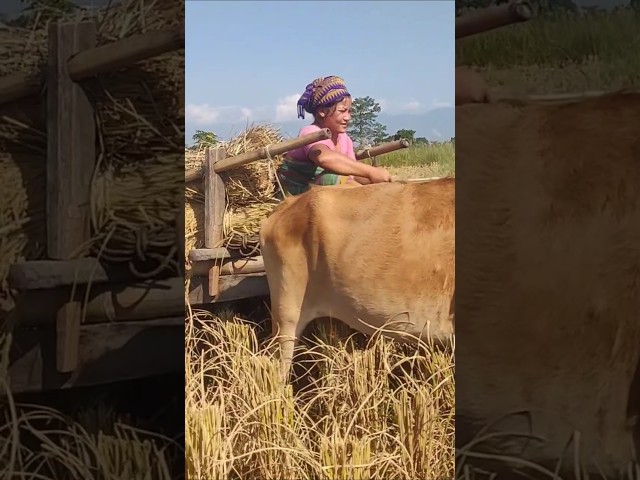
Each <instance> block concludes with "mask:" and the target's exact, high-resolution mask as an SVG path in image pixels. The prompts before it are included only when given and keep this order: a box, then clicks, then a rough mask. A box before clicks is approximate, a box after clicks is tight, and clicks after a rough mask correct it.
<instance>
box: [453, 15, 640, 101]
mask: <svg viewBox="0 0 640 480" xmlns="http://www.w3.org/2000/svg"><path fill="white" fill-rule="evenodd" d="M639 50H640V13H639V12H634V11H633V10H630V9H625V10H620V11H612V12H602V13H592V14H585V15H583V16H575V15H570V14H553V15H546V16H540V17H534V18H533V19H532V20H530V21H528V22H525V23H519V24H514V25H510V26H507V27H504V28H501V29H497V30H494V31H491V32H487V33H484V34H482V35H477V36H473V37H469V38H464V39H460V40H458V41H457V42H456V63H457V64H459V65H463V64H464V65H471V66H474V67H477V68H478V69H479V70H480V72H482V75H483V77H484V78H485V79H486V80H487V81H488V82H489V84H490V85H492V86H493V87H497V88H500V87H503V88H508V89H509V90H512V91H517V92H520V93H534V92H535V93H552V92H572V91H581V90H612V89H619V88H627V87H631V86H634V85H637V84H638V83H639V80H640V55H638V51H639Z"/></svg>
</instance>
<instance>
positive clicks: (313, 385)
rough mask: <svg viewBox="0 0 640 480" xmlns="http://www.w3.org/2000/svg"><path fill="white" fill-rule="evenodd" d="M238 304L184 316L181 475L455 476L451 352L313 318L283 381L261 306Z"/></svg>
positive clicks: (315, 477) (300, 476)
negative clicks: (291, 376)
mask: <svg viewBox="0 0 640 480" xmlns="http://www.w3.org/2000/svg"><path fill="white" fill-rule="evenodd" d="M251 308H252V311H250V309H251ZM241 310H243V311H244V312H243V313H239V312H238V310H234V309H229V308H227V309H224V310H218V311H213V312H210V311H203V310H197V311H192V312H191V314H190V316H189V318H188V319H187V324H186V327H185V337H186V350H185V364H186V400H185V419H186V420H185V455H186V470H187V478H189V479H194V480H195V479H201V478H216V479H240V478H259V479H282V478H287V479H288V478H311V479H338V478H345V479H347V478H348V479H381V478H384V479H408V478H411V479H423V480H428V479H433V478H452V477H453V473H454V433H455V432H454V413H455V412H454V398H455V395H454V379H453V375H454V362H453V353H452V352H446V353H440V352H438V353H434V352H433V351H431V350H430V349H429V348H428V347H427V346H426V345H424V344H422V345H420V346H418V347H413V348H411V347H406V346H402V347H400V346H398V345H397V344H394V343H393V342H391V341H389V340H388V339H386V338H384V337H372V338H366V337H365V336H364V335H361V334H358V333H356V332H354V331H352V330H350V329H348V328H347V327H346V326H344V324H341V323H337V322H336V323H333V324H327V323H324V324H321V323H320V322H314V323H312V324H311V325H310V326H309V327H308V328H307V329H306V331H305V333H304V335H305V337H306V338H307V341H305V342H304V343H303V344H302V345H301V347H300V353H299V357H298V358H297V362H296V367H295V373H296V374H297V375H299V376H300V377H298V381H294V382H293V384H292V385H285V384H283V383H282V382H281V381H280V377H279V362H278V360H277V359H276V358H274V357H273V356H272V355H271V354H269V353H267V352H268V351H269V336H268V334H269V332H270V325H269V320H268V318H269V314H268V311H267V310H266V309H265V308H263V307H260V306H259V305H258V306H254V307H247V303H246V302H245V305H244V306H243V307H242V309H241ZM303 374H304V375H305V376H304V377H302V375H303Z"/></svg>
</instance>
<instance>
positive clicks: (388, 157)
mask: <svg viewBox="0 0 640 480" xmlns="http://www.w3.org/2000/svg"><path fill="white" fill-rule="evenodd" d="M377 159H378V162H379V165H380V166H381V167H384V168H386V169H387V170H389V172H390V173H391V175H397V176H399V177H402V178H424V177H442V176H447V175H451V176H455V145H454V144H453V143H449V142H448V143H440V144H435V145H412V146H410V147H409V148H403V149H402V150H396V151H395V152H391V153H387V154H385V155H380V156H379V157H377Z"/></svg>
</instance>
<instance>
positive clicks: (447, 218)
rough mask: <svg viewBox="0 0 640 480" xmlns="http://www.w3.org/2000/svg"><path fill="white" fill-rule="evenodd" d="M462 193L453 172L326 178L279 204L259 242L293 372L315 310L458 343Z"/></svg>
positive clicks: (392, 332)
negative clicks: (458, 197)
mask: <svg viewBox="0 0 640 480" xmlns="http://www.w3.org/2000/svg"><path fill="white" fill-rule="evenodd" d="M454 199H455V180H454V179H451V178H446V179H440V180H436V181H432V182H425V183H412V184H399V183H387V184H375V185H366V186H359V187H357V188H349V187H338V186H335V187H319V188H314V189H311V190H310V191H308V192H307V193H305V194H303V195H300V196H297V197H289V198H287V199H286V200H284V201H283V202H282V203H281V204H280V205H279V206H278V207H277V209H276V210H275V211H274V213H272V214H271V216H270V217H269V218H268V219H267V220H266V221H265V222H264V224H263V226H262V229H261V232H260V246H261V250H262V256H263V258H264V266H265V271H266V274H267V279H268V283H269V290H270V293H271V308H272V316H273V319H272V323H273V328H274V335H276V336H278V334H279V337H278V338H279V341H280V346H281V359H282V367H283V375H284V378H285V380H286V379H287V378H288V375H289V370H290V366H291V359H292V355H293V349H294V344H295V341H296V340H297V339H298V338H299V336H300V335H301V333H302V331H303V330H304V328H305V327H306V326H307V325H308V324H309V323H310V322H311V321H313V320H314V319H316V318H321V317H332V318H336V319H339V320H341V321H343V322H344V323H346V324H347V325H349V326H350V327H352V328H354V329H356V330H359V331H361V332H363V333H373V332H374V331H375V328H376V327H381V326H383V325H384V326H385V329H388V330H389V331H388V332H387V334H388V335H389V336H391V337H394V338H397V339H399V340H401V341H404V342H412V341H414V340H415V338H418V337H419V338H422V339H423V340H424V339H427V338H431V339H432V340H433V341H434V343H436V344H447V343H448V342H449V340H450V338H451V337H450V336H451V334H452V328H453V327H452V322H451V320H450V318H449V314H450V306H451V298H452V292H453V285H454V277H455V272H454V233H455V228H454V217H455V214H454ZM367 324H368V325H367Z"/></svg>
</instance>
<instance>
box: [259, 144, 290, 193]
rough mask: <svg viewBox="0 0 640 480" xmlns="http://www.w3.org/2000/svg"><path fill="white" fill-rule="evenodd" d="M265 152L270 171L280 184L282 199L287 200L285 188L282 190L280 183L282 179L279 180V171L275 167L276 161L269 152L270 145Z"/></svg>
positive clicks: (265, 148)
mask: <svg viewBox="0 0 640 480" xmlns="http://www.w3.org/2000/svg"><path fill="white" fill-rule="evenodd" d="M264 151H265V153H266V155H267V161H268V164H269V171H270V172H271V174H272V175H273V176H274V177H275V179H276V183H277V184H278V188H279V189H280V193H281V194H282V198H285V197H286V194H285V193H284V188H282V184H281V183H280V179H279V178H278V171H277V169H276V166H275V161H274V160H273V157H272V156H271V152H270V151H269V145H267V146H266V147H264Z"/></svg>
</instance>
